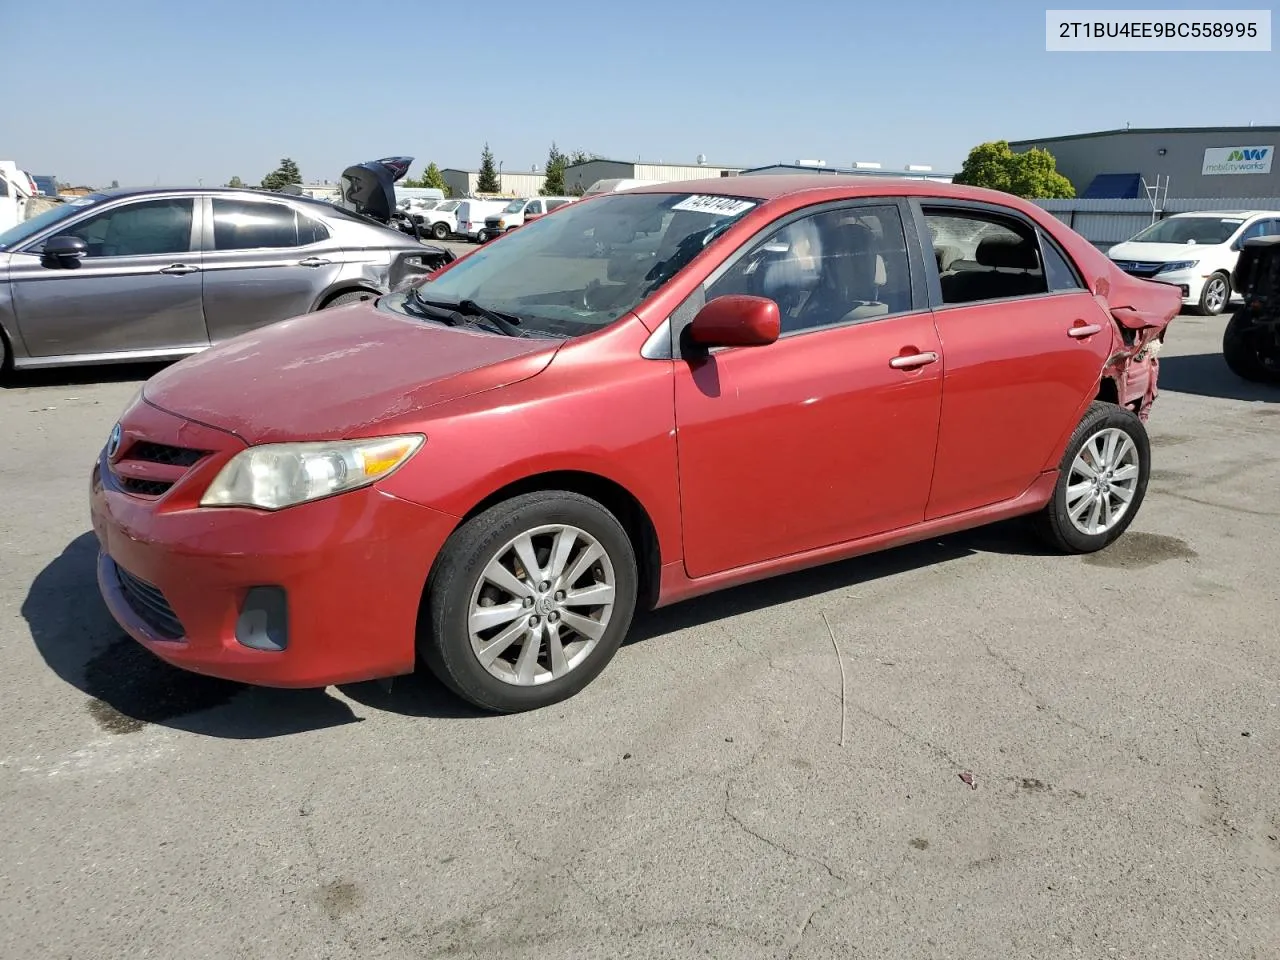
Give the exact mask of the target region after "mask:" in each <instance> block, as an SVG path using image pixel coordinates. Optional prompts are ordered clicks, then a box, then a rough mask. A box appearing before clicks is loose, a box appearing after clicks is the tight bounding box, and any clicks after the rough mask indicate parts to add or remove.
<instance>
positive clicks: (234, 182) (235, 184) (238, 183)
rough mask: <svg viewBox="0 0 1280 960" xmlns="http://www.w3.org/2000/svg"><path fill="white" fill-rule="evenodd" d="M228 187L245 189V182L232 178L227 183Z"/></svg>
mask: <svg viewBox="0 0 1280 960" xmlns="http://www.w3.org/2000/svg"><path fill="white" fill-rule="evenodd" d="M227 186H228V187H243V186H244V181H243V180H241V179H240V178H239V177H232V178H231V179H230V180H228V181H227Z"/></svg>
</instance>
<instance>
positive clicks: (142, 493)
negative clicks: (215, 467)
mask: <svg viewBox="0 0 1280 960" xmlns="http://www.w3.org/2000/svg"><path fill="white" fill-rule="evenodd" d="M208 453H209V451H207V450H195V449H192V448H190V447H174V446H170V445H169V444H167V443H153V442H151V441H150V440H139V441H137V442H136V443H134V444H131V445H130V446H129V447H127V448H126V449H125V451H124V454H123V455H122V456H121V457H120V459H119V461H118V462H117V463H116V464H115V467H114V469H113V470H112V475H113V476H114V477H115V480H116V482H117V483H118V484H119V485H120V489H121V490H124V491H125V492H126V493H132V494H134V495H135V496H139V497H158V496H161V495H162V494H164V493H165V492H166V491H168V489H169V488H170V487H172V486H173V485H174V484H175V483H177V482H178V481H179V480H180V479H182V475H183V473H184V472H185V471H186V470H187V469H188V468H190V467H192V466H194V465H195V464H197V463H199V462H200V460H201V459H202V458H204V457H206V456H208ZM125 464H129V465H130V466H131V467H133V469H124V470H122V469H120V467H122V466H124V465H125ZM152 465H154V467H155V468H156V469H152ZM175 468H176V469H175ZM147 474H152V475H151V476H148V475H147Z"/></svg>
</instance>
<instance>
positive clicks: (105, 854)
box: [0, 317, 1280, 960]
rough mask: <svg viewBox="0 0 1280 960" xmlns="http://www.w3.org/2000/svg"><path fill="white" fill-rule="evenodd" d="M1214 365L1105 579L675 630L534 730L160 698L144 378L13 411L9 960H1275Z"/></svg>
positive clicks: (1211, 327) (1274, 777) (25, 388)
mask: <svg viewBox="0 0 1280 960" xmlns="http://www.w3.org/2000/svg"><path fill="white" fill-rule="evenodd" d="M1222 328H1223V321H1222V320H1221V319H1205V318H1196V317H1182V318H1179V319H1178V320H1177V321H1175V323H1174V325H1173V327H1172V328H1171V332H1170V334H1169V341H1168V343H1167V344H1166V347H1165V351H1164V355H1163V358H1162V369H1161V385H1162V393H1161V396H1160V398H1159V400H1158V402H1157V403H1156V406H1155V410H1154V413H1153V415H1152V419H1151V422H1150V425H1149V428H1150V431H1151V434H1152V437H1153V444H1154V447H1153V449H1154V457H1155V461H1154V472H1153V478H1152V483H1151V489H1150V492H1149V494H1148V497H1147V500H1146V502H1145V504H1144V505H1143V507H1142V510H1141V513H1140V514H1139V516H1138V518H1137V520H1136V522H1135V524H1134V526H1133V527H1132V528H1131V529H1130V531H1129V532H1128V533H1127V534H1126V535H1125V536H1124V537H1123V538H1122V539H1121V540H1120V541H1119V542H1117V543H1116V544H1115V545H1113V546H1112V547H1111V548H1109V549H1108V550H1106V551H1104V552H1102V553H1100V554H1096V555H1093V556H1090V557H1085V558H1078V557H1062V556H1057V555H1050V554H1047V553H1045V552H1044V551H1042V550H1041V549H1040V547H1039V546H1038V545H1037V543H1036V541H1034V540H1033V539H1031V538H1029V537H1028V536H1027V535H1026V534H1025V532H1024V530H1023V529H1022V527H1021V525H1020V524H1017V523H1011V524H1003V525H1000V526H997V527H993V528H988V529H985V530H981V531H977V532H972V533H968V534H962V535H957V536H951V537H946V538H943V539H940V540H936V541H932V542H927V543H923V544H919V545H916V546H912V547H907V548H903V549H898V550H893V551H889V552H885V553H882V554H878V555H875V556H871V557H865V558H860V559H857V560H853V561H849V562H845V563H840V564H836V565H833V566H829V567H826V568H823V569H821V570H818V571H812V572H807V573H802V574H797V575H793V576H788V577H784V578H780V579H777V580H773V581H769V582H767V583H764V584H758V585H754V586H750V587H747V588H743V589H738V590H734V591H730V592H727V593H724V594H721V595H718V596H713V597H709V598H705V599H701V600H694V601H689V602H687V603H685V604H682V605H678V606H675V607H672V608H669V609H667V610H664V611H660V612H658V613H657V614H653V615H650V616H648V617H645V618H643V619H642V620H641V621H640V622H639V623H638V625H637V627H636V630H635V634H634V638H633V640H632V642H630V643H629V644H628V645H626V646H625V647H624V648H623V649H622V650H621V651H620V652H619V654H618V656H617V658H616V659H615V660H614V661H613V663H612V664H611V665H610V666H609V667H608V668H607V670H606V671H605V673H604V674H603V675H602V676H601V677H600V678H599V679H598V680H597V681H596V682H595V683H593V684H592V685H591V686H589V687H588V688H587V690H586V691H584V692H583V693H582V694H581V695H579V696H578V697H576V698H574V699H573V700H571V701H569V702H566V703H564V704H562V705H560V706H559V707H556V708H552V709H549V710H544V711H541V712H535V713H531V714H525V715H520V716H512V717H492V716H485V715H477V714H475V713H473V712H471V711H470V710H468V709H466V708H465V707H463V706H462V705H461V704H460V703H459V702H458V701H456V700H454V699H453V698H451V697H450V696H449V695H448V694H447V693H446V692H444V691H443V690H442V689H441V688H440V687H439V686H438V685H437V684H435V683H434V682H433V681H431V680H429V679H425V678H421V679H409V680H397V681H396V682H395V683H394V684H392V685H391V688H390V690H387V689H385V688H384V687H383V686H380V685H378V684H363V685H355V686H351V687H347V688H343V689H332V688H331V689H328V690H324V691H271V690H262V689H252V688H246V687H240V686H237V685H234V684H229V683H223V682H219V681H214V680H208V679H202V678H199V677H194V676H190V675H187V674H184V673H181V672H179V671H176V670H173V669H171V668H168V667H166V666H165V665H163V664H162V663H160V662H159V661H157V660H155V659H154V658H152V657H150V656H149V655H148V654H146V653H145V652H144V651H142V650H141V649H140V648H139V647H138V646H137V645H136V644H134V643H133V642H132V641H130V640H129V639H127V638H125V637H124V636H123V635H122V634H121V632H120V630H119V629H118V628H116V627H115V626H114V625H113V623H112V621H111V619H110V618H109V617H108V615H107V613H106V611H105V609H104V608H103V605H102V603H101V601H100V600H99V597H98V594H97V591H96V587H95V585H94V557H95V549H96V547H95V541H94V539H93V536H92V534H91V533H90V527H89V522H88V515H87V493H88V474H89V469H90V465H91V463H92V460H93V457H94V456H95V454H96V451H97V450H98V449H99V447H100V445H101V444H102V442H103V441H104V439H105V438H106V435H107V432H108V431H109V429H110V427H111V425H112V423H113V422H114V420H115V418H116V416H117V415H118V414H119V412H120V410H121V408H122V406H123V405H124V404H125V403H126V402H127V401H128V399H129V398H130V396H131V395H132V394H133V393H134V391H135V390H136V389H137V388H138V386H139V382H140V381H141V379H143V378H145V377H146V376H148V375H150V374H151V373H152V372H154V370H155V368H124V369H99V370H82V371H77V372H74V373H70V374H65V373H63V374H51V373H45V374H40V375H27V376H18V377H16V378H13V379H12V381H11V382H10V383H9V385H8V386H6V387H4V388H0V432H2V433H3V437H4V440H5V443H4V447H5V455H4V457H3V458H0V500H2V502H3V506H4V509H3V512H0V677H3V696H0V823H2V824H3V826H2V828H0V944H7V946H5V947H0V953H2V954H3V955H4V956H7V957H14V958H15V960H19V958H20V960H44V958H75V960H86V958H92V960H97V958H112V960H114V958H124V957H128V958H131V960H132V958H162V960H174V958H182V960H205V958H209V960H215V958H216V960H227V958H253V960H258V958H262V960H267V958H270V960H284V958H306V960H321V958H323V960H329V958H335V960H338V958H341V960H347V958H362V960H367V958H388V960H392V958H394V960H408V958H435V957H459V958H462V957H475V958H485V960H495V958H508V957H521V958H524V957H529V958H533V957H538V958H555V960H558V958H589V957H591V958H595V957H599V958H623V957H635V958H644V960H653V958H687V957H689V958H691V957H715V958H721V957H723V958H732V960H741V958H778V960H781V958H795V960H801V958H850V957H870V958H877V960H887V958H894V960H903V958H929V960H937V958H952V957H954V958H965V960H973V958H995V957H1019V958H1023V957H1034V958H1076V957H1086V958H1107V960H1122V958H1158V960H1173V958H1186V960H1207V958H1263V957H1267V958H1274V957H1277V956H1280V909H1277V904H1280V840H1278V839H1277V837H1278V836H1280V750H1278V747H1280V640H1277V635H1276V630H1275V624H1276V623H1277V622H1280V587H1278V586H1277V584H1278V583H1280V577H1278V576H1277V566H1278V564H1277V560H1278V558H1280V555H1278V553H1277V549H1276V543H1277V538H1278V537H1280V519H1278V518H1280V466H1278V463H1280V456H1278V453H1277V451H1280V416H1278V415H1280V390H1268V389H1263V388H1257V387H1251V386H1248V385H1246V384H1244V383H1242V382H1241V381H1239V380H1237V379H1236V378H1235V377H1233V376H1232V375H1231V374H1230V373H1229V372H1228V371H1227V369H1226V367H1225V366H1224V364H1223V362H1222V358H1221V355H1220V349H1219V348H1220V340H1221V333H1222ZM1005 442H1010V443H1013V442H1017V438H1001V437H993V438H992V456H998V455H999V444H1000V443H1005ZM743 522H744V523H745V522H750V521H749V518H744V519H743ZM824 617H825V620H824ZM828 622H829V623H830V626H831V632H830V633H829V632H828V629H827V626H826V624H827V623H828ZM841 666H843V669H844V673H845V675H846V681H845V683H844V685H843V692H842V682H841ZM842 733H843V744H842V743H841V737H842Z"/></svg>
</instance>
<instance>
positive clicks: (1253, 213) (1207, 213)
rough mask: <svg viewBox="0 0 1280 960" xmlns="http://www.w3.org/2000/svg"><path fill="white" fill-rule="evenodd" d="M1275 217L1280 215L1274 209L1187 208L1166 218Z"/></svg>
mask: <svg viewBox="0 0 1280 960" xmlns="http://www.w3.org/2000/svg"><path fill="white" fill-rule="evenodd" d="M1258 216H1263V217H1276V216H1280V212H1277V211H1275V210H1188V211H1186V212H1185V213H1175V214H1173V216H1171V217H1169V218H1168V219H1170V220H1172V219H1173V218H1174V217H1258Z"/></svg>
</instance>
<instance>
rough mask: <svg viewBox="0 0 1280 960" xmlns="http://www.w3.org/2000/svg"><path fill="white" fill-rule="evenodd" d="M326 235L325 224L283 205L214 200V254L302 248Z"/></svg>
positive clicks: (322, 238) (218, 198) (219, 198)
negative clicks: (218, 251) (217, 252)
mask: <svg viewBox="0 0 1280 960" xmlns="http://www.w3.org/2000/svg"><path fill="white" fill-rule="evenodd" d="M328 235H329V231H328V230H326V229H325V227H324V224H322V223H320V222H319V221H316V220H312V219H311V218H310V217H307V216H304V215H303V214H301V213H299V212H298V211H296V210H294V209H293V207H290V206H288V205H286V204H283V203H271V202H261V201H256V202H248V201H244V200H227V199H224V198H221V197H215V198H214V200H213V249H215V250H261V249H272V248H281V247H302V246H306V245H307V244H309V243H317V242H319V241H321V240H324V239H325V238H326V237H328Z"/></svg>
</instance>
